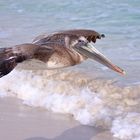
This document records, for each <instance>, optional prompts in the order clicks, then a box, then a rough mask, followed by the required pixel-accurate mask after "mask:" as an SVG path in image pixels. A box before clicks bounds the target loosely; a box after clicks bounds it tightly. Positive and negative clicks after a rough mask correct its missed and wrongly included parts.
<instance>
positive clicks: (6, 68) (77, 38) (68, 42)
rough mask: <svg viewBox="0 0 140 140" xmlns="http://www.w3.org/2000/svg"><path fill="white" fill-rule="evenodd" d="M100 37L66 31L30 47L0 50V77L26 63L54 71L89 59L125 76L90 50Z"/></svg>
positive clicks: (102, 56)
mask: <svg viewBox="0 0 140 140" xmlns="http://www.w3.org/2000/svg"><path fill="white" fill-rule="evenodd" d="M102 37H104V35H103V34H99V33H97V32H95V31H93V30H86V29H76V30H66V31H59V32H55V33H52V34H49V35H46V34H44V35H41V36H38V37H36V38H35V39H34V40H33V42H32V43H28V44H21V45H16V46H14V47H11V48H0V77H2V76H4V75H6V74H8V73H9V72H11V71H12V70H13V69H14V68H15V66H16V65H17V64H18V63H21V62H23V61H25V60H30V59H37V60H39V61H41V62H43V64H44V65H45V66H46V69H56V68H63V67H68V66H73V65H76V64H79V63H81V62H82V61H84V60H86V59H87V58H91V59H94V60H96V61H98V62H99V63H101V64H103V65H105V66H107V67H108V68H110V69H112V70H114V71H116V72H118V73H121V74H125V71H124V70H122V69H121V68H119V67H118V66H116V65H114V64H113V63H112V62H111V61H110V60H109V59H107V58H106V57H105V56H104V55H103V54H102V53H100V52H99V51H98V50H97V49H96V48H95V47H94V46H93V44H94V43H95V42H96V39H101V38H102Z"/></svg>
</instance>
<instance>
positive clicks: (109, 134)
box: [0, 0, 140, 140]
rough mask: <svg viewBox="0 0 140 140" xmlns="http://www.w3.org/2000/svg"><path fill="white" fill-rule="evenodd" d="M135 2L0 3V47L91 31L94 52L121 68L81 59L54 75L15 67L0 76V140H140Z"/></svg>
mask: <svg viewBox="0 0 140 140" xmlns="http://www.w3.org/2000/svg"><path fill="white" fill-rule="evenodd" d="M139 7H140V3H139V1H138V0H134V1H130V0H126V1H121V0H118V1H116V2H115V1H113V0H107V1H103V0H99V1H90V0H88V1H87V2H85V1H84V0H81V1H80V2H77V1H74V0H71V1H64V0H57V1H50V0H46V1H39V0H35V1H33V0H31V1H28V0H23V1H18V0H7V1H0V16H1V18H0V47H1V48H2V47H11V46H14V45H17V44H22V43H31V42H32V40H33V39H34V38H35V37H36V36H38V35H40V34H43V33H51V32H53V31H59V30H62V29H63V30H64V29H80V28H85V29H93V30H96V31H97V32H99V33H103V34H105V38H103V39H101V40H97V42H96V44H95V47H96V48H97V49H98V50H99V51H101V52H102V53H103V54H104V55H105V56H107V57H108V58H109V59H111V61H112V62H113V63H114V64H116V65H118V66H120V67H122V68H123V69H124V70H125V71H126V75H125V76H121V75H119V74H117V73H115V72H113V71H111V70H109V69H107V68H106V67H104V66H103V65H100V64H98V63H96V62H95V61H92V60H90V59H89V60H87V61H85V62H83V63H81V64H79V65H77V66H73V67H68V68H64V69H59V70H41V69H39V68H38V67H37V68H38V69H37V68H36V67H35V68H33V67H32V68H33V69H31V67H30V65H31V64H33V63H34V60H32V61H30V62H25V63H22V64H19V65H18V66H17V67H16V68H15V69H14V70H13V71H12V72H11V73H10V74H8V75H7V76H4V77H2V78H0V139H3V140H71V139H77V140H139V139H140V128H139V125H140V109H139V108H140V74H139V73H140V63H139V62H140V53H139V52H140V47H139V44H140V40H139V36H140V26H139V25H140V16H139V15H140V9H139Z"/></svg>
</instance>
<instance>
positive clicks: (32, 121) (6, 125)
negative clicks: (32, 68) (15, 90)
mask: <svg viewBox="0 0 140 140" xmlns="http://www.w3.org/2000/svg"><path fill="white" fill-rule="evenodd" d="M0 114H1V116H0V123H1V125H0V130H1V131H0V137H1V139H5V140H11V139H12V140H66V139H68V140H71V139H80V140H102V138H104V140H109V139H110V140H112V136H111V134H110V133H109V131H106V130H104V129H101V128H99V129H97V128H94V127H90V126H84V125H80V124H79V123H78V122H77V121H74V120H73V119H72V117H71V116H70V115H61V114H56V113H52V112H48V111H46V110H45V109H42V108H32V107H29V106H25V105H23V104H22V102H21V101H20V100H17V99H15V98H3V99H0ZM116 140H117V139H116Z"/></svg>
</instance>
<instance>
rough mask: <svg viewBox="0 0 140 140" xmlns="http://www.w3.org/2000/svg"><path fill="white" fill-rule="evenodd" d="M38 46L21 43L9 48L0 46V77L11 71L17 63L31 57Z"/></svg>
mask: <svg viewBox="0 0 140 140" xmlns="http://www.w3.org/2000/svg"><path fill="white" fill-rule="evenodd" d="M39 47H40V46H37V45H34V44H21V45H16V46H14V47H11V48H0V77H2V76H4V75H7V74H8V73H9V72H11V71H12V70H13V69H14V68H15V66H16V65H17V64H18V63H21V62H23V61H25V60H28V59H31V58H33V55H34V53H35V51H36V50H37V49H38V48H39Z"/></svg>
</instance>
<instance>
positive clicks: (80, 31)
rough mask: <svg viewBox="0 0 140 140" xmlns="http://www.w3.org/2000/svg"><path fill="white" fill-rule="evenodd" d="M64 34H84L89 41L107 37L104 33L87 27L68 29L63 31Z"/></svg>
mask: <svg viewBox="0 0 140 140" xmlns="http://www.w3.org/2000/svg"><path fill="white" fill-rule="evenodd" d="M62 34H68V35H76V36H79V37H80V36H84V37H85V38H86V39H87V40H88V41H93V42H94V43H95V42H96V39H101V38H102V37H105V35H104V34H99V33H98V32H96V31H94V30H87V29H75V30H66V31H62Z"/></svg>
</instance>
